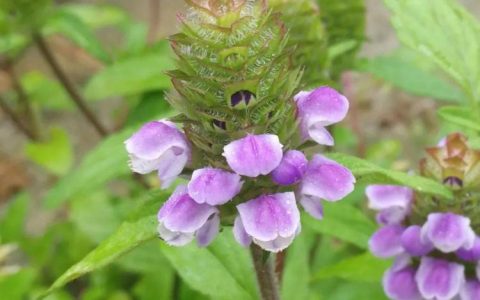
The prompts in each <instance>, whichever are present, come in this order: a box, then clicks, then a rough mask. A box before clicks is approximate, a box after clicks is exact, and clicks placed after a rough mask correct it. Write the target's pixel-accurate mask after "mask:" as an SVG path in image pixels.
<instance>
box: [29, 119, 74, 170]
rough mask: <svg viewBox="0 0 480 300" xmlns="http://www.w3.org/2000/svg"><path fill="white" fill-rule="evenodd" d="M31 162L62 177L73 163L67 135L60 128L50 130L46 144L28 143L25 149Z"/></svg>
mask: <svg viewBox="0 0 480 300" xmlns="http://www.w3.org/2000/svg"><path fill="white" fill-rule="evenodd" d="M25 151H26V155H27V156H28V158H30V159H31V160H32V161H34V162H36V163H37V164H39V165H40V166H42V167H44V168H45V169H47V170H48V171H50V172H52V173H54V174H56V175H64V174H66V173H67V172H68V170H69V169H70V167H71V166H72V163H73V153H72V152H73V150H72V145H71V144H70V139H69V138H68V135H67V133H66V132H65V131H64V130H63V129H61V128H52V129H51V132H50V137H49V139H48V141H46V142H30V143H28V144H27V145H26V148H25Z"/></svg>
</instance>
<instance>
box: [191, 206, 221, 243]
mask: <svg viewBox="0 0 480 300" xmlns="http://www.w3.org/2000/svg"><path fill="white" fill-rule="evenodd" d="M219 232H220V217H219V216H218V214H214V215H212V216H211V217H210V219H208V221H207V222H205V224H204V225H203V226H202V227H200V229H198V231H197V244H198V246H200V247H206V246H208V245H209V244H210V243H211V242H212V241H213V239H215V237H216V236H217V235H218V233H219Z"/></svg>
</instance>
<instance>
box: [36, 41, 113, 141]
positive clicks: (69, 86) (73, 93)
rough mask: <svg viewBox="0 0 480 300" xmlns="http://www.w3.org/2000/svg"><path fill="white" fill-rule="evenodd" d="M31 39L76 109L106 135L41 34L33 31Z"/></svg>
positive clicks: (101, 133)
mask: <svg viewBox="0 0 480 300" xmlns="http://www.w3.org/2000/svg"><path fill="white" fill-rule="evenodd" d="M33 40H34V41H35V44H36V45H37V46H38V49H39V50H40V53H41V54H42V55H43V57H44V58H45V60H46V62H47V63H48V64H49V66H50V67H51V68H52V71H53V73H54V74H55V76H56V77H57V78H58V80H59V81H60V83H61V84H62V85H63V87H64V88H65V90H66V91H67V93H68V94H69V95H70V97H71V99H72V100H73V101H74V102H75V105H76V106H77V107H78V109H79V110H80V111H81V112H82V114H83V115H84V116H85V118H86V119H87V120H88V121H89V122H90V123H91V124H92V125H93V127H94V128H95V130H96V131H97V132H98V134H99V135H100V136H102V137H105V136H107V135H108V131H107V129H106V128H105V127H104V126H103V125H102V124H101V123H100V121H99V120H98V119H97V117H96V116H95V114H94V113H93V112H92V111H91V110H90V108H89V107H88V105H87V102H86V101H85V99H83V97H82V96H81V95H80V93H79V92H78V91H77V89H76V88H75V86H74V85H73V83H72V82H71V81H70V79H68V77H67V75H66V74H65V72H64V71H63V69H62V68H61V67H60V64H59V63H58V62H57V60H56V59H55V56H54V55H53V53H52V51H51V50H50V48H49V47H48V45H47V43H46V41H45V40H44V39H43V36H42V35H41V34H40V33H37V32H35V33H33Z"/></svg>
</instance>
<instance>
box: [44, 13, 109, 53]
mask: <svg viewBox="0 0 480 300" xmlns="http://www.w3.org/2000/svg"><path fill="white" fill-rule="evenodd" d="M43 31H44V33H45V34H47V35H50V34H56V33H59V34H62V35H64V36H65V37H67V38H69V39H71V40H72V41H73V42H74V43H76V44H77V45H78V46H80V47H82V48H83V49H85V50H86V51H87V52H88V53H90V54H92V55H93V56H95V57H96V58H98V59H100V60H102V61H108V60H109V59H110V58H109V55H108V53H107V52H105V50H104V49H103V47H102V45H101V43H100V42H99V40H98V39H97V38H96V37H95V34H94V33H93V32H92V31H91V30H90V28H89V27H88V26H87V24H85V23H84V22H83V21H82V19H80V18H79V17H77V16H76V15H74V14H72V13H70V12H68V11H66V10H57V11H56V13H55V14H54V15H52V16H50V17H49V18H48V21H47V23H46V24H45V26H44V27H43Z"/></svg>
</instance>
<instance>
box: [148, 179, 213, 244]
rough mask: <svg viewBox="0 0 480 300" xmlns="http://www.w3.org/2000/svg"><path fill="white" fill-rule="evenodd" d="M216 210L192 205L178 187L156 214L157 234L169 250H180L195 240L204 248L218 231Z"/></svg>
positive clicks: (189, 199)
mask: <svg viewBox="0 0 480 300" xmlns="http://www.w3.org/2000/svg"><path fill="white" fill-rule="evenodd" d="M218 213H219V212H218V209H216V208H215V207H213V206H210V205H208V204H199V203H197V202H195V201H194V200H193V199H192V198H191V197H190V196H189V195H188V193H187V188H186V186H183V185H181V186H178V187H177V188H176V190H175V191H174V192H173V194H172V195H171V196H170V198H169V199H168V200H167V201H166V202H165V204H164V205H163V206H162V208H161V209H160V211H159V212H158V216H157V217H158V223H159V225H158V233H159V234H160V237H161V238H162V239H163V240H165V242H167V244H169V245H172V246H183V245H186V244H188V243H189V242H191V241H192V240H193V239H194V237H196V238H197V242H198V244H199V246H207V245H208V244H210V242H211V241H212V240H213V239H214V238H215V236H216V235H217V234H218V232H219V228H220V218H219V217H218Z"/></svg>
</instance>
